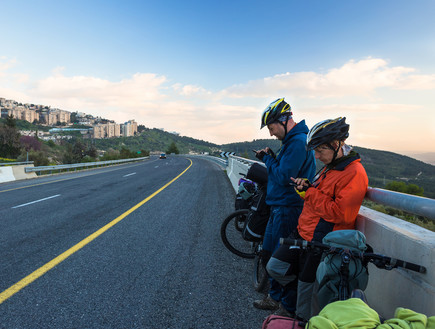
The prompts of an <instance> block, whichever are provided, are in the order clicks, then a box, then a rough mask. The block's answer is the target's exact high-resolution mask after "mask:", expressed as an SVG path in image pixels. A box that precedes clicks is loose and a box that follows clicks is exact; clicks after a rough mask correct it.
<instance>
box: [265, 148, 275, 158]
mask: <svg viewBox="0 0 435 329" xmlns="http://www.w3.org/2000/svg"><path fill="white" fill-rule="evenodd" d="M267 154H269V155H270V156H271V157H272V158H274V159H276V156H275V153H273V151H272V149H269V150H268V151H267Z"/></svg>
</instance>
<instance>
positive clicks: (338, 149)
mask: <svg viewBox="0 0 435 329" xmlns="http://www.w3.org/2000/svg"><path fill="white" fill-rule="evenodd" d="M326 146H328V147H329V148H330V149H331V150H333V151H334V156H333V157H332V161H331V163H333V162H334V161H335V159H336V158H337V155H338V152H339V151H340V148H341V141H338V147H337V149H335V148H334V147H333V146H332V145H331V143H327V144H326Z"/></svg>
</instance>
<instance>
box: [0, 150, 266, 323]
mask: <svg viewBox="0 0 435 329" xmlns="http://www.w3.org/2000/svg"><path fill="white" fill-rule="evenodd" d="M191 163H192V166H191V167H190V168H189V169H187V171H186V172H185V173H184V174H183V175H181V176H180V177H179V178H178V179H176V180H175V181H174V182H173V183H171V184H170V185H169V186H167V187H166V188H165V189H163V190H161V191H160V192H159V193H158V194H156V195H154V196H153V197H152V198H151V199H149V200H148V201H147V202H145V203H144V204H143V205H141V206H140V207H139V208H137V209H135V210H133V211H131V212H130V213H128V215H127V216H126V217H125V218H123V219H122V220H121V221H119V222H118V223H117V224H115V225H114V226H113V227H111V228H110V229H108V230H107V231H106V232H104V233H102V234H101V235H100V236H98V237H97V238H95V240H92V241H91V242H89V243H87V244H86V245H84V246H83V247H82V248H80V249H78V250H77V251H75V252H74V253H72V254H71V255H70V256H69V257H67V258H66V259H65V260H63V261H61V262H60V263H59V264H58V265H57V266H55V267H54V268H53V269H50V270H49V271H48V272H47V273H45V274H44V275H42V276H41V277H39V278H37V279H36V280H35V281H33V282H31V283H29V284H28V285H26V286H24V288H22V289H21V290H19V291H18V292H17V293H16V294H14V295H12V296H11V297H9V298H8V299H6V300H5V301H3V303H1V304H0V328H102V327H106V328H107V327H109V328H259V327H261V322H262V320H263V318H264V317H265V316H266V315H267V314H268V313H267V312H264V311H258V310H255V309H253V307H252V301H253V300H254V299H255V298H259V297H261V296H259V295H258V294H257V293H256V292H255V291H253V289H252V288H251V275H252V270H251V267H252V261H250V260H242V259H240V258H238V257H236V256H233V255H232V254H231V253H229V252H228V251H227V250H225V248H224V247H223V245H222V242H221V241H220V237H219V226H220V223H221V221H222V220H223V218H224V216H225V215H226V214H228V213H229V212H231V211H232V209H233V200H234V192H233V191H232V188H231V186H230V183H229V182H228V179H227V178H226V177H225V173H224V172H223V171H222V169H220V168H219V166H218V165H216V164H214V163H212V162H209V161H206V160H202V159H197V158H192V160H189V159H188V158H187V157H181V156H180V157H169V158H168V159H166V160H158V159H154V160H149V161H144V162H141V163H137V164H130V165H123V166H118V167H111V168H103V169H98V170H95V171H94V170H93V171H87V172H82V173H76V174H68V175H59V176H52V177H50V178H48V177H47V178H41V179H37V180H32V181H26V182H22V181H21V182H16V184H10V183H9V184H2V185H0V248H1V250H2V251H1V262H0V293H1V292H2V291H5V289H7V288H9V287H11V286H12V285H14V284H15V283H16V282H18V281H19V280H21V279H23V278H25V277H26V276H27V275H29V274H30V273H32V272H33V271H35V270H37V269H40V268H41V267H44V266H45V265H46V264H47V263H48V262H49V261H51V260H53V259H54V258H55V257H57V256H58V255H60V254H62V253H63V252H65V251H66V250H68V249H70V248H71V247H73V246H76V245H77V244H78V243H80V241H83V239H86V238H87V237H89V236H90V235H91V234H92V233H94V232H96V231H98V230H99V229H100V228H101V227H103V226H104V225H106V224H109V223H111V222H112V221H113V220H114V219H116V218H119V216H121V215H122V214H125V213H126V212H127V211H129V210H130V209H131V208H132V207H134V206H135V205H137V204H139V203H140V202H141V201H143V200H145V199H146V198H147V197H149V196H151V195H153V193H155V192H156V191H158V190H159V189H161V188H162V187H163V186H165V184H167V183H168V182H170V181H171V180H172V179H174V178H175V177H177V176H178V175H179V174H180V173H182V172H183V171H184V170H186V168H188V167H189V166H190V164H191ZM66 178H68V179H66ZM56 180H57V181H56ZM48 181H50V183H49V184H45V183H46V182H48ZM43 183H44V184H43ZM25 186H28V187H25ZM17 188H19V189H17ZM53 196H56V197H53ZM49 197H51V198H49ZM45 198H48V199H45ZM41 199H45V200H42V201H40V202H36V203H30V204H28V203H29V202H34V201H37V200H41ZM25 204H27V205H25ZM20 205H24V206H21V207H17V208H13V207H16V206H20Z"/></svg>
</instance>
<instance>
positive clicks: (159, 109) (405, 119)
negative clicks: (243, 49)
mask: <svg viewBox="0 0 435 329" xmlns="http://www.w3.org/2000/svg"><path fill="white" fill-rule="evenodd" d="M17 69H18V68H17V61H16V60H15V59H14V60H10V59H7V58H4V57H3V58H0V97H6V98H9V99H14V100H16V101H19V102H31V103H36V104H43V105H50V106H53V107H58V108H62V109H65V110H69V111H75V110H78V111H82V112H86V113H89V114H93V115H98V116H102V117H105V118H108V119H112V120H115V121H117V122H124V121H126V120H129V119H135V120H136V121H137V122H139V123H140V124H144V125H145V126H147V127H157V128H165V129H166V130H168V131H177V132H179V133H181V134H182V135H186V136H191V137H194V138H198V139H203V140H208V141H211V142H215V143H230V142H235V141H246V140H252V139H254V138H268V137H269V135H268V134H267V131H265V130H262V131H259V120H260V113H261V112H262V110H263V109H264V107H265V106H266V105H267V104H268V102H270V101H271V100H273V99H275V98H276V97H277V96H280V95H284V96H286V97H289V98H290V97H291V98H290V99H292V100H293V101H294V100H296V104H295V105H296V106H294V104H293V103H292V106H294V108H295V110H294V113H295V118H296V119H297V120H301V119H302V118H305V119H306V120H307V124H308V125H309V126H312V125H313V124H315V123H316V122H318V121H320V120H323V119H326V118H332V117H337V116H346V117H347V118H348V120H349V122H350V123H351V126H352V128H351V129H352V136H351V141H352V142H353V143H354V144H356V145H360V146H364V145H367V146H370V147H373V148H376V147H378V148H380V149H389V150H392V151H394V150H399V149H405V146H406V148H407V149H412V150H414V151H419V149H418V148H420V149H421V150H422V151H428V148H427V145H426V146H424V145H421V143H420V142H419V141H420V140H421V139H422V138H423V137H422V135H421V134H418V133H417V132H418V131H422V132H423V133H424V134H425V137H424V138H425V140H433V139H435V136H434V134H435V131H434V128H433V122H434V121H435V118H434V112H435V111H434V108H433V106H434V103H435V100H434V94H435V93H431V91H432V90H434V89H435V75H430V74H428V75H425V74H421V73H418V72H417V70H416V69H414V68H409V67H403V66H391V65H390V64H389V63H388V62H387V61H386V60H384V59H380V58H367V59H363V60H360V61H355V60H350V61H348V62H347V63H345V64H344V65H342V66H341V67H337V68H331V69H329V70H328V71H326V72H314V71H311V72H309V71H307V72H293V73H290V72H287V73H283V74H278V75H275V76H272V77H266V78H264V79H259V80H255V81H248V82H247V83H245V84H240V85H234V86H230V87H228V88H226V89H224V90H221V91H217V92H211V91H210V90H207V89H206V88H204V87H203V86H199V85H183V84H181V83H174V82H171V81H170V80H169V79H168V78H167V77H166V76H163V75H158V74H151V73H136V74H134V75H132V76H130V77H128V78H125V79H122V80H119V81H110V80H107V79H102V78H100V77H93V76H66V75H65V74H64V68H63V67H56V68H54V69H53V71H52V72H51V73H49V75H48V76H47V77H45V78H43V79H40V80H36V81H32V79H29V77H28V75H27V74H22V73H21V72H17ZM404 90H407V92H406V97H407V99H406V103H405V102H403V101H397V102H395V103H393V102H391V99H394V100H396V97H395V96H396V95H397V96H402V95H401V94H403V91H404ZM415 91H418V95H417V93H416V92H415ZM422 93H424V97H420V96H421V95H422ZM387 94H388V96H386V95H387ZM401 99H403V97H402V98H401ZM431 124H432V126H431ZM410 127H412V129H410ZM414 127H419V128H417V130H416V129H414ZM420 128H421V129H420ZM406 131H412V132H413V133H412V134H409V135H408V134H404V132H406ZM432 144H433V143H432ZM432 144H431V145H432ZM377 145H379V146H377ZM430 147H432V149H433V146H430Z"/></svg>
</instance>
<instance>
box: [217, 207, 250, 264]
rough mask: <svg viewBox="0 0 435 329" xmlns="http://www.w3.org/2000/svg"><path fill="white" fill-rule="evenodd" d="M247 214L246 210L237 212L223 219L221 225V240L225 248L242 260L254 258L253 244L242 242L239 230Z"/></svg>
mask: <svg viewBox="0 0 435 329" xmlns="http://www.w3.org/2000/svg"><path fill="white" fill-rule="evenodd" d="M248 213H249V210H248V209H242V210H237V211H235V212H233V213H232V214H230V215H229V216H228V217H227V218H225V220H224V221H223V223H222V225H221V238H222V242H223V243H224V245H225V247H227V248H228V250H229V251H231V252H232V253H233V254H236V255H237V256H240V257H243V258H254V257H255V246H254V244H253V243H252V242H249V241H246V240H243V238H242V234H241V232H240V228H241V227H242V228H243V226H244V224H245V221H246V219H247V218H248Z"/></svg>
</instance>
